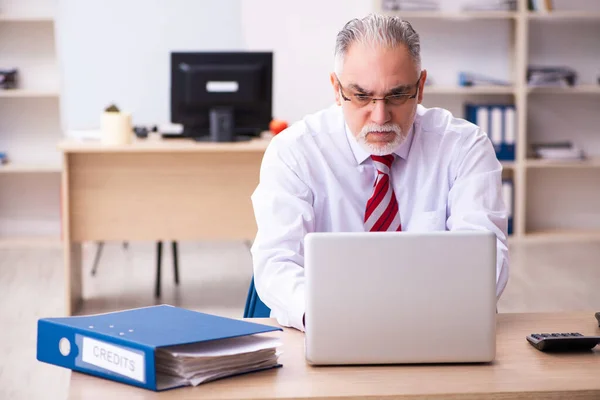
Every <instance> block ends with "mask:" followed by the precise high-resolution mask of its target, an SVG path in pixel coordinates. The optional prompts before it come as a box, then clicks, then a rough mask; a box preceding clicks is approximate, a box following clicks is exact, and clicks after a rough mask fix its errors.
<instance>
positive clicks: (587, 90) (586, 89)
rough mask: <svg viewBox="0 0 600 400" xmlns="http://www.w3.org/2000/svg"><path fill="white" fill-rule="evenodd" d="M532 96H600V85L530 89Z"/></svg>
mask: <svg viewBox="0 0 600 400" xmlns="http://www.w3.org/2000/svg"><path fill="white" fill-rule="evenodd" d="M527 93H531V94H550V93H552V94H600V85H576V86H567V87H536V86H534V87H528V88H527Z"/></svg>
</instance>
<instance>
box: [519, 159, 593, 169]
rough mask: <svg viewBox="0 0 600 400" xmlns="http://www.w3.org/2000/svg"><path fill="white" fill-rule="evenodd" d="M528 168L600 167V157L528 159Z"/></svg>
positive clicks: (526, 163)
mask: <svg viewBox="0 0 600 400" xmlns="http://www.w3.org/2000/svg"><path fill="white" fill-rule="evenodd" d="M525 165H526V166H527V167H528V168H600V158H599V157H591V158H587V159H585V160H542V159H528V160H527V161H526V162H525Z"/></svg>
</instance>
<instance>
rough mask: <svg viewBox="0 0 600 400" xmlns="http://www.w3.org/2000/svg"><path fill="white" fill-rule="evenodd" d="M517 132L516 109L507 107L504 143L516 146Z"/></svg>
mask: <svg viewBox="0 0 600 400" xmlns="http://www.w3.org/2000/svg"><path fill="white" fill-rule="evenodd" d="M516 130H517V127H516V118H515V109H514V108H513V107H507V108H506V109H505V110H504V142H505V143H506V144H515V136H516V135H515V132H516Z"/></svg>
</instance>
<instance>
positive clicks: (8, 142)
mask: <svg viewBox="0 0 600 400" xmlns="http://www.w3.org/2000/svg"><path fill="white" fill-rule="evenodd" d="M56 7H57V2H56V1H55V0H19V1H15V0H0V49H2V50H1V51H0V68H17V69H18V71H19V87H18V89H6V90H2V89H0V152H6V153H7V156H8V159H9V163H7V164H4V165H0V244H10V245H13V244H15V243H21V242H24V241H29V242H32V243H47V242H54V243H55V242H57V241H59V237H60V236H59V235H60V173H61V171H62V167H61V160H62V159H61V157H60V152H59V151H58V149H57V143H58V142H59V140H60V138H61V137H62V133H61V124H60V95H61V94H60V81H59V70H58V61H57V58H58V57H57V48H56V47H57V46H56V40H55V19H54V14H55V12H56ZM24 238H26V239H24Z"/></svg>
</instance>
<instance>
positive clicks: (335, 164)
mask: <svg viewBox="0 0 600 400" xmlns="http://www.w3.org/2000/svg"><path fill="white" fill-rule="evenodd" d="M394 153H395V154H396V156H397V157H396V160H395V161H394V163H393V165H392V169H391V174H390V175H391V181H392V186H393V188H394V193H395V195H396V198H397V200H398V206H399V213H400V220H401V223H402V230H403V231H437V230H487V231H491V232H493V233H495V234H496V237H497V250H498V251H497V273H496V277H497V296H498V297H499V296H500V295H501V293H502V291H503V290H504V287H505V286H506V282H507V280H508V248H507V244H506V241H507V212H506V207H505V205H504V201H503V198H502V177H501V174H502V166H501V164H500V163H499V161H498V160H497V158H496V154H495V152H494V148H493V146H492V144H491V142H490V140H489V139H488V137H487V135H486V133H484V132H482V131H481V130H480V129H479V128H478V127H477V126H476V125H474V124H472V123H470V122H467V121H465V120H463V119H458V118H454V117H453V116H452V114H451V113H450V112H449V111H446V110H443V109H439V108H430V109H427V108H425V107H423V106H422V105H419V106H418V109H417V115H416V117H415V123H414V124H413V128H412V129H411V130H410V132H409V134H408V136H407V139H406V140H405V141H404V142H403V143H402V144H401V145H400V146H399V147H398V148H397V149H396V151H395V152H394ZM376 174H377V171H376V169H375V167H374V166H373V162H372V160H371V158H370V155H369V153H367V152H366V151H365V150H363V148H362V147H361V146H360V145H359V144H358V142H357V141H356V139H355V138H354V136H353V135H352V133H351V132H350V130H349V128H348V126H347V125H346V123H345V120H344V117H343V114H342V110H341V107H339V106H337V105H334V106H332V107H330V108H327V109H325V110H323V111H320V112H318V113H316V114H312V115H309V116H307V117H306V118H304V119H303V120H302V121H299V122H297V123H295V124H293V125H292V126H290V127H289V128H288V129H287V130H285V131H283V132H282V133H280V134H279V135H277V136H275V137H274V138H273V139H272V142H271V143H270V144H269V147H268V148H267V150H266V152H265V155H264V159H263V162H262V166H261V170H260V182H259V185H258V187H257V188H256V190H255V192H254V193H253V195H252V203H253V206H254V211H255V216H256V222H257V225H258V232H257V236H256V239H255V241H254V244H253V246H252V256H253V268H254V279H255V286H256V290H257V293H258V295H259V296H260V298H261V300H262V301H263V302H264V303H265V304H266V305H267V306H268V307H269V308H270V309H271V316H272V317H275V318H277V321H278V322H279V323H280V324H281V325H283V326H292V327H295V328H297V329H300V330H304V326H303V323H302V317H303V315H304V310H305V303H304V301H305V292H304V291H305V289H304V288H305V285H304V268H303V265H304V236H305V235H306V234H307V233H309V232H361V231H364V230H365V229H364V225H363V219H364V213H365V206H366V204H367V200H368V199H369V197H370V196H371V192H372V189H373V182H375V177H376Z"/></svg>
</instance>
